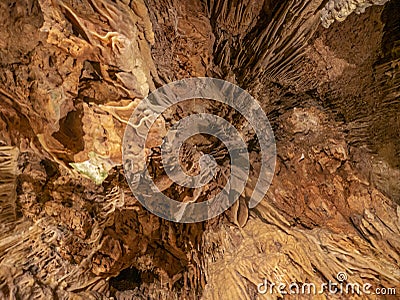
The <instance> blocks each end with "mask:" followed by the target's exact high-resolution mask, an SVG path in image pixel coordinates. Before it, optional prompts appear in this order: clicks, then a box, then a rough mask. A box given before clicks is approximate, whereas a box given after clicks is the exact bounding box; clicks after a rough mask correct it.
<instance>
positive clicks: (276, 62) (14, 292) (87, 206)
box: [0, 0, 400, 299]
mask: <svg viewBox="0 0 400 300" xmlns="http://www.w3.org/2000/svg"><path fill="white" fill-rule="evenodd" d="M385 2H386V1H358V0H357V1H352V0H348V1H333V0H330V1H322V0H301V1H295V0H290V1H270V0H265V1H255V0H254V1H252V0H234V1H233V0H232V1H228V0H209V1H203V0H190V1H183V0H171V1H164V0H161V1H154V0H148V1H147V0H146V1H143V0H137V1H136V0H135V1H127V0H116V1H112V0H83V1H73V0H58V1H50V0H23V1H16V0H5V1H2V2H1V3H0V23H1V26H0V33H1V36H2V38H1V40H0V46H1V47H0V299H200V298H201V299H262V298H264V297H265V298H266V299H278V298H279V299H280V298H284V299H292V298H293V299H380V298H382V299H384V298H385V297H386V299H395V296H394V298H390V296H382V295H365V294H360V295H356V294H352V295H343V294H335V295H334V294H329V293H328V292H327V291H325V292H324V293H322V294H320V295H304V294H303V295H284V294H279V293H278V292H275V293H272V294H271V293H267V294H260V293H258V292H257V285H258V284H259V283H263V281H264V280H268V282H270V283H271V282H284V283H291V282H297V283H299V284H304V283H311V282H312V283H314V284H316V285H317V284H323V283H327V282H328V281H329V280H331V281H334V282H337V278H336V276H337V274H338V273H340V272H344V273H346V274H347V276H348V280H347V281H348V282H352V283H359V284H363V283H370V284H371V285H372V287H373V288H374V289H375V288H383V287H386V288H396V289H397V293H400V268H399V259H400V257H399V253H400V222H399V218H400V208H399V206H398V204H399V203H400V184H399V179H400V143H399V141H400V115H399V113H398V112H399V109H400V102H399V100H398V99H399V92H400V81H399V66H400V64H399V57H400V56H399V55H400V54H399V40H400V38H399V32H400V31H399V30H400V29H399V28H400V20H399V15H398V11H399V5H400V2H399V1H398V0H392V1H388V2H387V3H386V4H385V5H382V4H384V3H385ZM371 4H377V5H379V6H372V7H369V6H371ZM367 7H369V8H367ZM364 10H365V11H364ZM351 12H355V14H354V13H353V14H351ZM360 12H364V13H363V14H361V15H359V14H358V13H360ZM344 19H345V20H344ZM334 20H336V21H342V22H333V21H334ZM325 27H329V28H325ZM194 76H211V77H217V78H221V79H225V80H228V81H230V82H232V83H235V84H238V85H239V86H241V87H242V88H244V89H246V90H247V91H248V92H249V93H250V94H251V95H252V96H253V97H254V98H255V99H256V100H257V101H258V102H259V103H260V105H261V106H262V108H263V109H264V110H265V112H266V113H267V115H268V118H269V119H270V122H271V124H272V126H273V129H274V133H275V138H276V142H277V165H276V169H275V177H274V180H273V183H272V185H271V187H270V189H269V191H268V193H267V195H266V196H265V198H264V200H263V201H262V202H261V203H260V204H259V205H258V206H257V207H255V208H253V209H249V208H248V204H247V203H248V201H249V197H250V195H251V192H252V189H254V185H255V182H256V179H257V178H258V174H259V172H260V157H259V156H260V155H259V154H260V153H259V152H260V150H259V147H258V144H257V140H256V138H255V134H254V131H253V130H250V129H249V128H248V126H247V125H246V124H245V123H244V122H243V118H241V117H240V116H238V115H237V112H234V111H232V110H230V109H229V108H228V107H226V106H223V105H218V104H217V103H215V102H213V101H205V100H189V101H186V102H185V103H183V104H179V105H176V106H175V107H173V108H171V109H170V110H168V111H167V112H165V114H164V115H163V118H161V119H159V120H158V122H157V124H156V126H155V127H154V128H152V131H151V135H150V139H149V140H148V141H147V143H146V148H147V149H146V151H145V152H144V154H143V155H142V156H141V157H137V159H142V160H147V161H148V162H149V169H151V171H152V174H153V175H154V179H155V182H156V184H157V186H158V187H159V188H160V189H161V190H163V192H164V193H165V194H166V195H168V196H171V197H173V198H174V199H176V200H180V201H183V202H190V201H204V200H207V199H209V198H211V197H213V196H214V195H215V194H217V193H218V192H219V191H220V190H221V187H223V186H224V185H225V183H226V177H227V176H229V174H230V173H229V158H228V157H227V151H226V149H225V147H224V146H223V145H222V144H221V143H220V142H219V141H218V140H216V139H214V138H212V137H207V136H196V137H194V138H193V139H192V140H191V141H190V143H187V144H186V145H185V146H184V147H183V150H182V152H181V161H182V165H183V167H184V168H185V169H186V171H187V172H188V173H190V174H196V172H199V166H198V164H197V160H198V158H199V157H200V153H212V154H214V155H215V157H216V160H217V162H218V163H219V169H218V174H217V175H218V176H217V177H216V179H214V180H213V181H212V182H210V184H208V185H206V186H205V188H204V189H203V190H201V191H197V192H196V191H195V192H193V191H191V190H189V189H188V188H184V187H181V186H178V185H177V184H175V183H173V182H172V181H171V180H170V179H169V178H168V177H167V176H166V174H165V172H164V170H163V169H162V168H161V161H160V150H159V149H160V148H159V146H160V144H161V143H162V138H163V137H164V135H165V134H166V130H167V129H169V128H170V127H171V126H172V125H173V124H175V123H176V122H177V121H178V120H179V119H181V118H184V117H186V116H188V115H189V114H191V113H199V112H208V113H213V114H217V115H219V116H221V117H223V118H225V119H226V120H228V121H230V122H232V123H233V124H234V125H235V126H236V127H237V128H238V129H239V130H240V131H241V132H242V133H243V135H244V136H245V140H246V142H247V143H248V144H249V156H250V161H251V169H250V180H249V181H248V183H247V186H246V188H245V192H244V193H243V194H242V195H241V197H240V199H239V200H238V201H237V203H235V204H234V205H233V206H232V207H231V208H230V209H229V210H228V211H226V212H225V213H224V214H223V215H221V216H219V217H216V218H214V219H212V220H209V221H206V222H202V223H195V224H179V223H173V222H169V221H166V220H163V219H160V218H159V217H157V216H155V215H153V214H151V213H150V212H148V211H147V210H146V209H145V208H144V207H143V206H142V205H141V204H140V203H139V202H138V201H137V200H136V199H135V198H134V197H133V195H132V192H131V191H130V189H129V187H128V185H127V183H126V180H125V178H124V174H123V169H122V155H121V144H122V140H123V135H124V131H125V128H126V126H127V123H128V120H129V117H130V115H131V113H132V112H133V110H134V109H135V108H136V107H137V105H138V104H139V103H140V101H141V100H142V99H143V98H145V97H146V96H147V95H148V94H149V92H151V91H154V90H155V89H156V88H157V87H160V86H162V85H164V84H166V83H169V82H171V81H174V80H177V79H182V78H187V77H194ZM194 145H196V146H194ZM140 150H141V149H138V152H137V153H139V152H140ZM138 155H139V154H138ZM317 297H318V298H317Z"/></svg>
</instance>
